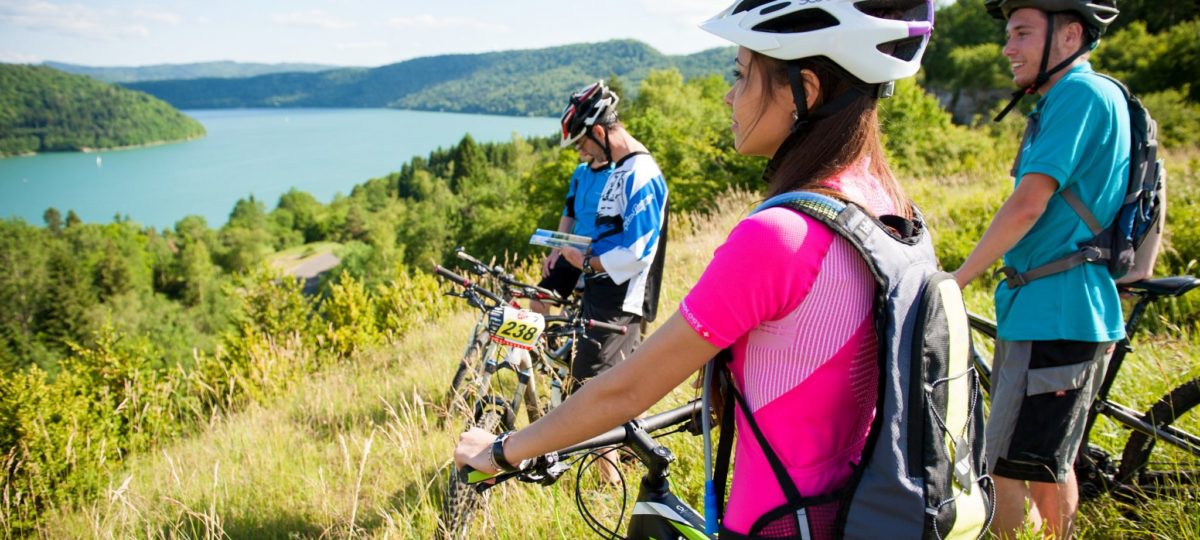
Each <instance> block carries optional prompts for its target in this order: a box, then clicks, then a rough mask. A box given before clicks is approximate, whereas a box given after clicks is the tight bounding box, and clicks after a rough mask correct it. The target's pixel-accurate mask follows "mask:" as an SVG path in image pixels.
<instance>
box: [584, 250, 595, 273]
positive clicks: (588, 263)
mask: <svg viewBox="0 0 1200 540" xmlns="http://www.w3.org/2000/svg"><path fill="white" fill-rule="evenodd" d="M582 270H583V273H585V274H589V275H590V274H595V273H596V269H595V268H592V254H591V253H588V254H587V255H584V256H583V268H582Z"/></svg>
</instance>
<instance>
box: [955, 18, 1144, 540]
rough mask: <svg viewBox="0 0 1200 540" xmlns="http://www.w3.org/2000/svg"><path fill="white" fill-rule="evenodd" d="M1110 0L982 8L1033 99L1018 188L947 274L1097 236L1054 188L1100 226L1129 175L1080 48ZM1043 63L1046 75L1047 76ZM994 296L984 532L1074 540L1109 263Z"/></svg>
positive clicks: (1106, 321)
mask: <svg viewBox="0 0 1200 540" xmlns="http://www.w3.org/2000/svg"><path fill="white" fill-rule="evenodd" d="M1115 4H1116V3H1115V0H987V2H986V5H987V6H988V9H989V11H990V12H992V13H993V15H997V16H1000V17H1002V18H1004V19H1007V21H1008V23H1007V26H1006V34H1007V43H1006V45H1005V47H1004V56H1005V57H1006V58H1007V59H1008V60H1009V63H1010V65H1011V67H1012V73H1013V82H1014V83H1016V84H1017V86H1019V87H1021V88H1026V89H1027V90H1028V91H1029V93H1031V94H1032V93H1035V92H1036V93H1037V94H1038V95H1039V99H1038V102H1037V106H1036V107H1035V109H1034V112H1033V113H1032V114H1031V115H1030V117H1029V125H1028V129H1027V130H1026V136H1025V139H1024V140H1023V141H1022V143H1021V149H1020V152H1019V153H1018V156H1017V160H1016V163H1015V165H1014V168H1013V175H1014V178H1015V188H1014V190H1013V194H1012V195H1011V196H1010V197H1009V198H1008V200H1006V201H1005V203H1004V205H1002V206H1001V207H1000V210H999V211H997V212H996V216H995V217H994V218H993V219H992V223H991V224H990V225H989V226H988V229H987V231H986V232H985V233H984V235H983V237H982V238H981V239H980V240H979V244H978V245H977V246H976V247H975V249H974V250H972V252H971V254H970V256H968V257H967V260H966V261H965V262H964V263H963V266H962V268H960V269H958V270H957V271H956V272H955V273H954V275H955V278H956V280H957V281H958V283H959V285H960V286H963V287H966V285H967V284H968V283H970V282H971V281H972V280H974V279H975V278H976V277H978V276H979V275H981V274H982V273H983V272H985V271H986V270H987V269H988V268H989V267H990V266H991V265H992V264H993V263H994V262H996V260H997V259H999V258H1000V257H1001V256H1003V257H1004V264H1005V266H1006V267H1008V268H1011V269H1012V271H1014V272H1016V273H1023V272H1027V271H1029V270H1030V269H1032V268H1036V267H1039V266H1041V265H1044V264H1046V263H1049V262H1051V261H1055V260H1057V259H1059V258H1061V257H1063V256H1065V255H1068V254H1070V253H1072V252H1075V251H1077V250H1078V249H1079V244H1080V243H1082V242H1085V241H1087V240H1089V239H1091V238H1092V233H1091V231H1089V230H1088V228H1087V226H1086V224H1084V222H1083V220H1082V219H1081V218H1080V217H1079V216H1078V215H1077V214H1076V213H1075V211H1074V210H1072V209H1071V207H1070V206H1069V205H1068V204H1067V202H1066V200H1065V199H1064V198H1063V195H1062V193H1063V192H1065V191H1067V190H1070V191H1071V192H1072V193H1073V194H1074V195H1076V196H1077V197H1078V198H1079V199H1080V200H1081V201H1083V202H1084V204H1085V205H1086V206H1087V207H1088V208H1089V209H1090V210H1091V212H1092V214H1093V215H1094V216H1095V217H1096V219H1097V220H1098V221H1099V222H1100V223H1101V224H1103V225H1107V224H1108V223H1110V222H1112V220H1113V219H1114V218H1115V216H1116V214H1117V211H1118V209H1119V208H1120V206H1121V203H1122V199H1123V198H1124V195H1125V186H1126V183H1127V182H1128V176H1129V144H1130V132H1129V114H1128V108H1127V105H1126V103H1125V97H1124V95H1123V94H1122V92H1121V90H1120V89H1119V88H1118V87H1117V86H1116V85H1114V84H1113V83H1112V82H1110V81H1108V80H1105V79H1104V78H1102V77H1100V76H1099V75H1096V74H1094V73H1093V72H1092V69H1091V66H1090V65H1089V64H1088V63H1087V57H1088V52H1089V51H1090V50H1091V49H1092V48H1093V47H1094V46H1095V44H1096V42H1097V41H1098V40H1099V37H1100V34H1101V33H1102V32H1103V31H1104V29H1105V28H1106V27H1107V25H1108V23H1110V22H1111V21H1112V20H1113V19H1114V18H1115V17H1116V15H1117V9H1116V5H1115ZM1048 66H1053V67H1050V68H1049V69H1047V68H1048ZM1018 281H1019V280H1016V279H1012V278H1009V279H1006V280H1004V281H1002V282H1001V283H1000V285H999V286H998V287H997V290H996V319H997V323H998V326H999V328H998V330H999V339H998V340H997V350H996V355H995V361H994V366H993V380H992V395H991V397H992V407H991V416H990V417H989V419H988V426H987V434H986V438H987V457H988V464H989V466H990V469H991V473H992V475H993V478H994V479H995V481H996V512H995V518H994V520H993V523H992V532H993V533H995V534H996V535H997V536H999V537H1001V538H1013V537H1015V535H1016V533H1017V531H1019V530H1021V529H1023V527H1024V520H1025V515H1024V514H1025V500H1026V498H1028V499H1030V500H1032V502H1033V508H1032V511H1031V512H1030V519H1031V520H1032V521H1034V526H1035V527H1037V528H1041V527H1046V531H1045V532H1046V533H1047V534H1053V535H1054V536H1055V537H1056V538H1069V537H1070V534H1071V524H1072V521H1073V519H1074V515H1075V510H1076V508H1077V507H1078V485H1077V483H1076V479H1075V475H1074V471H1073V468H1072V466H1073V463H1074V461H1075V456H1076V454H1077V453H1078V450H1079V446H1080V444H1081V442H1082V438H1083V429H1084V425H1085V424H1086V421H1087V411H1088V406H1089V404H1090V403H1091V401H1092V399H1093V398H1094V396H1095V393H1096V391H1097V389H1098V387H1099V385H1100V383H1101V382H1102V379H1103V373H1104V370H1105V368H1106V367H1107V363H1108V358H1109V356H1110V355H1111V352H1112V350H1113V343H1114V342H1115V341H1117V340H1119V339H1121V338H1122V337H1124V325H1123V322H1122V321H1123V318H1122V314H1121V304H1120V298H1119V296H1118V294H1117V289H1116V284H1115V283H1114V281H1113V279H1112V277H1111V276H1110V275H1109V273H1108V269H1107V267H1106V266H1105V265H1103V264H1081V265H1079V266H1075V267H1073V268H1070V269H1068V270H1065V271H1062V272H1059V273H1055V274H1051V275H1049V276H1045V277H1042V278H1039V279H1034V280H1031V281H1028V282H1027V283H1024V284H1020V283H1018Z"/></svg>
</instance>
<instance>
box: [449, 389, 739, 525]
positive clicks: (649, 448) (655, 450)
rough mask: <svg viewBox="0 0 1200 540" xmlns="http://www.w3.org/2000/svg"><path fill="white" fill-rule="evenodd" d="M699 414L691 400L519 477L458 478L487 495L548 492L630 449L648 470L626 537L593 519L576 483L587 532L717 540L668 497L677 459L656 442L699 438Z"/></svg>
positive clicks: (540, 462)
mask: <svg viewBox="0 0 1200 540" xmlns="http://www.w3.org/2000/svg"><path fill="white" fill-rule="evenodd" d="M700 411H701V407H700V400H692V401H691V402H689V403H688V404H687V405H684V406H682V407H678V408H676V409H672V410H670V411H667V412H664V413H660V414H656V415H653V416H650V417H647V418H644V419H640V420H632V421H630V422H627V423H625V424H624V425H622V426H619V427H616V428H614V429H612V430H609V431H608V432H606V433H604V434H601V435H599V436H596V437H593V438H591V439H589V440H587V441H584V442H582V443H579V444H576V445H574V446H571V447H568V448H565V449H563V450H560V451H558V452H553V453H550V454H546V455H544V456H541V457H538V458H536V459H534V460H533V461H532V462H531V463H530V464H528V465H527V467H526V468H525V469H524V470H522V471H520V472H515V473H501V474H497V475H488V474H483V473H480V472H478V471H474V470H472V469H471V468H470V467H464V468H462V469H460V470H459V471H458V475H459V476H460V477H461V479H462V481H463V482H464V483H466V484H467V485H469V486H471V487H472V488H473V489H474V490H477V491H479V492H486V491H487V490H488V489H490V488H492V487H494V486H496V485H499V484H501V483H503V482H506V481H508V480H512V479H516V480H519V481H521V482H529V483H535V484H541V485H544V486H548V485H552V484H554V483H555V482H557V481H558V479H559V478H560V477H562V475H563V474H564V473H566V472H567V471H568V470H570V469H571V468H572V467H573V466H575V465H577V464H580V463H583V465H581V466H580V468H579V473H578V474H579V476H582V474H583V471H584V470H585V469H586V466H587V465H589V464H591V463H594V462H595V461H596V460H597V459H604V458H603V457H600V456H601V455H602V454H603V453H605V452H607V451H609V450H611V449H613V448H616V447H622V448H625V449H628V450H629V451H630V452H631V453H632V454H633V455H634V456H635V457H636V458H637V460H638V461H639V462H640V463H641V464H642V465H643V466H644V467H645V468H646V472H645V474H644V475H643V476H642V481H641V483H640V484H639V486H640V487H639V489H638V495H637V498H636V499H635V502H634V505H633V512H632V514H630V515H629V521H628V524H627V525H628V526H627V528H626V534H625V536H622V535H621V534H620V533H619V532H618V531H615V530H612V529H609V528H607V527H605V526H604V525H603V524H601V523H600V522H599V521H598V520H596V519H595V517H594V516H592V515H591V513H590V512H589V511H588V510H587V508H586V506H585V505H584V503H583V499H582V497H581V496H580V492H579V489H580V487H579V485H580V482H578V481H577V482H576V486H575V490H576V493H575V504H576V507H577V508H578V509H579V512H580V515H581V516H583V517H584V521H585V522H586V523H587V525H588V527H590V528H591V529H592V531H593V532H595V533H596V534H597V535H599V536H600V537H602V538H606V539H620V538H628V539H632V540H649V539H666V538H689V539H696V540H698V539H702V538H709V539H714V538H716V535H715V534H714V535H708V534H705V532H704V530H705V522H704V517H703V516H702V515H701V514H700V513H699V512H697V511H696V510H695V509H693V508H692V507H691V506H689V505H688V504H687V503H686V502H684V501H683V500H681V499H680V498H679V497H677V496H676V495H675V494H674V493H672V492H671V483H670V481H669V477H670V467H671V463H672V462H674V461H675V455H674V453H672V452H671V450H670V449H669V448H667V447H666V446H663V445H662V444H659V442H658V441H657V440H656V437H662V436H665V435H670V434H673V433H680V432H688V433H691V434H693V435H699V434H700V433H701V430H700V418H699V415H700V414H701V412H700ZM667 428H675V429H674V430H672V431H670V432H667V433H664V434H662V435H657V436H656V437H652V436H651V434H652V433H655V432H658V431H662V430H665V429H667ZM589 458H590V461H589ZM625 516H626V513H625V507H624V504H622V508H621V513H620V518H619V519H618V521H619V522H624V521H625Z"/></svg>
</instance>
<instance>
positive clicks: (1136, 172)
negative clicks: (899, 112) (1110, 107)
mask: <svg viewBox="0 0 1200 540" xmlns="http://www.w3.org/2000/svg"><path fill="white" fill-rule="evenodd" d="M1096 75H1099V76H1101V77H1104V78H1105V79H1108V80H1110V81H1112V82H1113V84H1115V85H1117V87H1118V88H1120V89H1121V92H1122V93H1123V94H1124V95H1125V102H1126V103H1127V104H1128V106H1129V135H1130V136H1129V139H1130V149H1129V183H1128V184H1127V185H1126V188H1125V199H1124V201H1123V202H1122V203H1121V208H1120V210H1119V211H1118V212H1117V217H1116V218H1115V219H1114V220H1113V222H1112V223H1109V224H1108V226H1102V225H1101V224H1100V222H1099V221H1097V220H1096V217H1095V216H1094V215H1092V212H1091V210H1089V209H1088V207H1087V205H1085V204H1084V203H1083V201H1082V200H1081V199H1080V198H1079V195H1078V194H1076V193H1075V190H1074V188H1073V187H1070V188H1067V189H1064V190H1062V191H1061V192H1059V194H1060V195H1061V196H1062V198H1063V200H1065V201H1066V203H1067V204H1068V205H1069V206H1070V207H1071V209H1072V210H1074V211H1075V213H1076V214H1079V218H1080V219H1082V220H1083V222H1084V223H1085V224H1087V226H1088V230H1090V231H1092V234H1093V235H1094V236H1093V237H1092V239H1091V240H1088V241H1087V242H1084V243H1082V244H1080V246H1079V249H1078V250H1077V251H1075V252H1074V253H1071V254H1069V255H1067V256H1065V257H1062V258H1059V259H1056V260H1054V261H1051V262H1048V263H1046V264H1043V265H1041V266H1038V267H1036V268H1032V269H1030V270H1028V271H1026V272H1024V273H1019V272H1017V271H1016V270H1014V269H1013V268H1011V267H1008V266H1005V267H1004V268H1001V269H1000V272H1001V273H1003V274H1004V277H1005V282H1006V283H1007V284H1008V287H1009V288H1010V289H1015V288H1017V287H1020V286H1022V285H1025V284H1026V283H1029V282H1030V281H1033V280H1035V279H1038V278H1042V277H1046V276H1049V275H1052V274H1057V273H1059V272H1063V271H1066V270H1069V269H1071V268H1074V267H1076V266H1079V265H1081V264H1083V263H1094V264H1104V265H1106V266H1107V267H1108V273H1109V275H1111V276H1112V277H1113V279H1116V280H1117V281H1118V282H1121V283H1129V282H1133V281H1139V280H1142V279H1145V278H1147V277H1150V274H1151V273H1152V272H1153V271H1154V261H1155V260H1156V259H1157V258H1158V248H1159V245H1160V244H1161V243H1162V231H1163V226H1164V224H1165V222H1166V217H1167V177H1166V167H1164V166H1163V162H1162V160H1161V159H1158V123H1157V122H1155V121H1154V119H1153V118H1150V112H1149V111H1147V110H1146V107H1144V106H1143V105H1142V102H1141V100H1139V99H1138V98H1137V97H1136V96H1134V95H1133V94H1131V93H1130V92H1129V88H1127V87H1126V86H1125V85H1124V84H1122V83H1121V81H1118V80H1116V79H1114V78H1112V77H1109V76H1108V75H1105V74H1103V73H1097V74H1096ZM1036 131H1037V129H1036V124H1035V122H1033V121H1031V122H1030V129H1027V130H1026V131H1025V137H1026V138H1028V137H1030V136H1031V135H1033V134H1035V133H1036ZM1024 146H1025V143H1024V142H1022V143H1021V147H1022V148H1024ZM1017 159H1018V160H1019V159H1020V155H1018V156H1017ZM1013 174H1016V164H1014V165H1013Z"/></svg>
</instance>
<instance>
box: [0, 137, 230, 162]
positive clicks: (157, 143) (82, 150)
mask: <svg viewBox="0 0 1200 540" xmlns="http://www.w3.org/2000/svg"><path fill="white" fill-rule="evenodd" d="M207 136H208V133H205V134H204V135H201V136H199V137H188V138H186V139H176V140H171V141H153V142H148V143H143V144H130V145H125V146H112V147H105V148H94V147H91V146H82V147H79V148H77V149H75V150H46V151H42V152H22V153H20V154H0V159H8V158H20V157H33V156H37V155H41V154H99V153H102V152H117V151H121V150H137V149H140V148H152V147H155V146H166V145H168V144H182V143H187V142H192V141H198V140H200V139H203V138H205V137H207Z"/></svg>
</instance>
